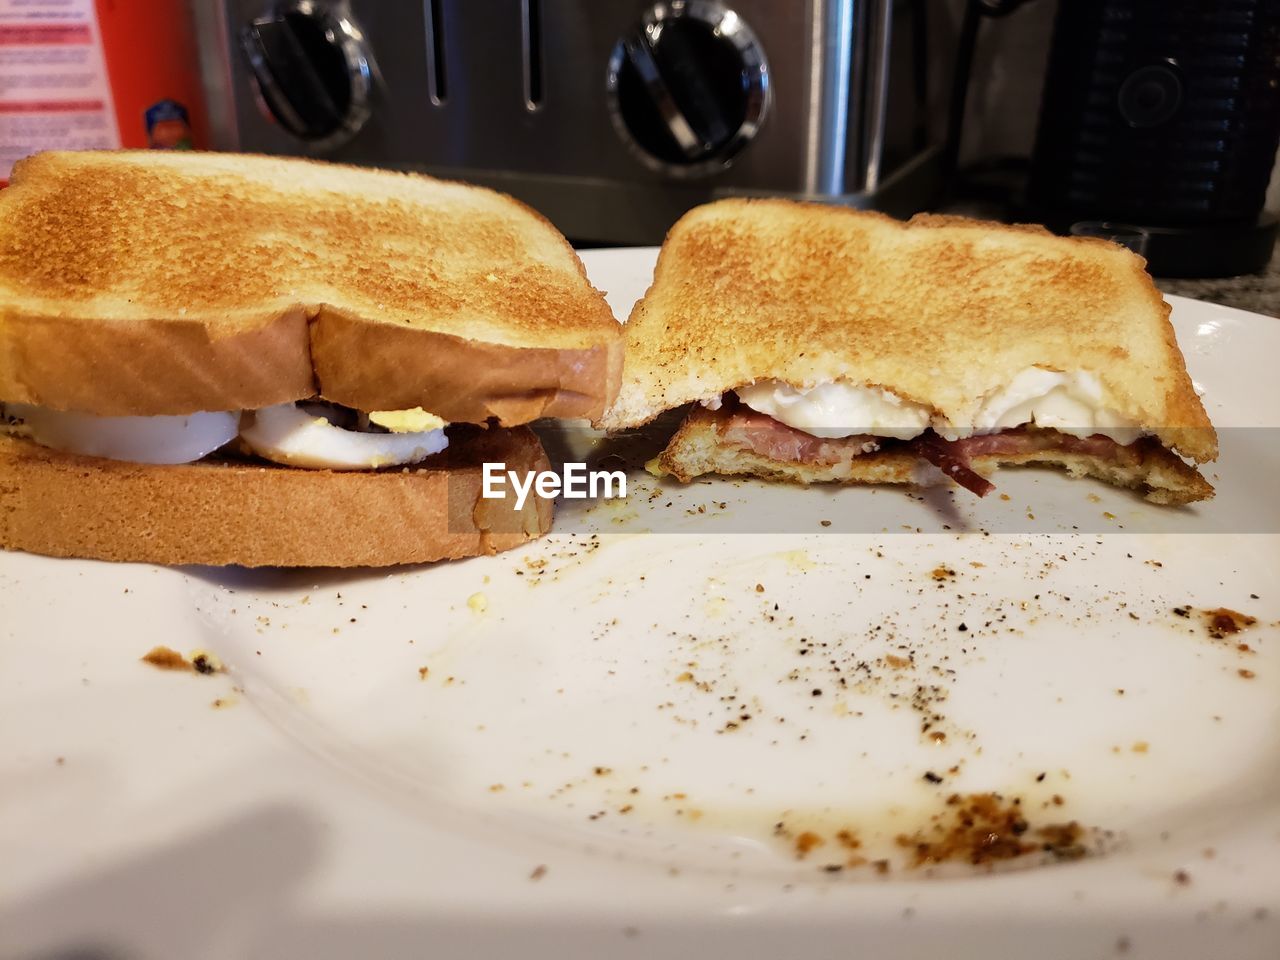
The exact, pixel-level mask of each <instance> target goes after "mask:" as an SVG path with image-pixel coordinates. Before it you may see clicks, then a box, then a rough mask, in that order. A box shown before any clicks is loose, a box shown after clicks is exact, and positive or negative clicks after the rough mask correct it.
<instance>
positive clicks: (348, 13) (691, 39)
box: [197, 0, 937, 243]
mask: <svg viewBox="0 0 1280 960" xmlns="http://www.w3.org/2000/svg"><path fill="white" fill-rule="evenodd" d="M197 6H199V7H202V8H203V9H202V10H201V11H200V13H199V16H200V17H201V18H202V22H201V23H200V31H199V32H200V36H201V38H202V44H203V50H202V54H203V73H204V77H205V81H206V86H207V87H208V90H209V94H210V110H211V115H212V120H213V129H214V138H215V144H216V145H217V146H219V147H222V148H226V149H238V150H245V151H252V152H266V153H278V154H298V155H303V156H313V157H322V158H325V159H331V160H339V161H345V162H351V163H359V164H371V165H378V166H384V167H393V168H400V169H414V170H423V171H427V172H430V173H432V174H436V175H440V176H445V177H453V178H458V179H463V180H468V181H471V182H474V183H481V184H486V185H489V186H493V187H496V188H498V189H501V190H504V191H506V192H508V193H511V194H513V195H515V196H516V197H518V198H520V199H522V200H524V201H525V202H527V203H529V204H530V205H531V206H533V207H535V208H537V209H538V210H540V211H542V212H543V213H544V214H545V215H547V216H548V217H549V218H550V219H551V220H552V221H553V222H555V224H556V225H557V226H558V227H560V229H561V230H562V231H564V232H565V233H566V234H567V235H569V236H570V237H572V238H574V239H575V240H578V241H580V242H588V243H590V242H604V243H654V242H657V241H659V240H661V238H662V236H663V234H664V232H665V231H666V229H667V228H668V227H669V226H670V225H671V223H672V222H673V221H674V220H675V219H676V218H677V217H678V216H679V215H680V214H681V213H682V212H684V211H685V210H686V209H688V208H689V207H691V206H693V205H695V204H698V203H703V202H706V201H708V200H711V199H714V198H717V197H722V196H734V195H737V196H742V195H777V196H789V197H799V198H807V199H815V200H823V201H829V202H833V203H843V204H849V205H853V206H859V207H875V208H880V209H887V210H890V211H892V212H896V213H908V212H911V211H912V210H914V209H919V208H921V207H923V206H924V205H925V204H926V203H927V202H928V200H929V199H930V192H931V189H932V187H933V185H934V183H935V181H936V176H937V162H936V158H937V150H936V149H935V148H934V146H933V145H932V144H931V142H930V138H929V136H928V132H927V130H928V127H927V122H926V121H927V117H926V116H925V105H924V99H925V98H924V96H923V92H922V89H923V88H922V83H921V81H920V77H921V75H922V71H923V70H924V68H925V66H926V65H925V64H924V63H921V62H920V58H921V57H922V56H924V54H923V52H922V45H921V43H920V42H919V39H920V37H919V31H920V30H921V29H922V28H923V25H922V24H920V23H917V22H915V20H914V18H913V16H912V14H913V13H915V12H918V11H919V9H920V8H921V7H922V6H923V5H922V4H920V3H909V2H901V0H900V2H897V3H895V2H893V0H805V2H801V0H726V2H716V0H663V2H658V3H652V2H636V0H592V2H588V0H419V2H416V3H409V2H392V0H329V2H326V0H223V2H222V3H221V4H220V5H207V6H206V5H197Z"/></svg>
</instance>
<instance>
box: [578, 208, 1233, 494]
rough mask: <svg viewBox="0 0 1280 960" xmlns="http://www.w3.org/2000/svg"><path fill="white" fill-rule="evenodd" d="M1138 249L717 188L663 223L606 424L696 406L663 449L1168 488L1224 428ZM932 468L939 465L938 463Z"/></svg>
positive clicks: (953, 477) (794, 462)
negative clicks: (1028, 468)
mask: <svg viewBox="0 0 1280 960" xmlns="http://www.w3.org/2000/svg"><path fill="white" fill-rule="evenodd" d="M1169 310H1170V308H1169V305H1168V304H1167V303H1165V302H1164V301H1163V300H1162V298H1161V297H1160V294H1159V292H1158V291H1157V290H1156V289H1155V286H1154V285H1153V284H1152V282H1151V279H1150V277H1149V276H1148V275H1147V274H1146V272H1145V270H1144V262H1143V260H1142V259H1141V258H1140V257H1138V256H1136V255H1134V254H1132V253H1130V252H1129V251H1127V250H1125V249H1123V248H1121V247H1118V246H1115V245H1113V244H1111V243H1108V242H1106V241H1101V240H1085V239H1066V238H1062V237H1056V236H1053V235H1052V234H1050V233H1049V232H1047V231H1045V230H1043V229H1041V228H1039V227H1028V226H1015V227H1010V226H1003V225H999V224H993V223H985V222H981V221H975V220H967V219H963V218H955V217H940V216H917V217H915V218H914V219H912V220H911V221H909V222H906V223H904V222H900V221H896V220H893V219H891V218H889V217H886V216H883V215H880V214H876V213H866V212H858V211H852V210H847V209H842V208H834V207H827V206H820V205H816V204H804V203H794V202H789V201H782V200H724V201H720V202H717V203H712V204H708V205H706V206H703V207H699V208H696V209H695V210H693V211H691V212H690V213H689V214H687V215H686V216H685V217H683V218H682V219H681V220H680V221H679V222H678V223H677V224H676V225H675V226H674V227H673V228H672V230H671V232H670V233H669V235H668V236H667V239H666V242H665V243H664V245H663V248H662V252H661V254H660V256H659V259H658V265H657V269H656V272H655V275H654V281H653V284H652V286H651V287H650V288H649V291H648V292H647V293H646V295H645V297H644V299H643V300H641V301H640V302H639V303H638V304H637V305H636V307H635V309H634V311H633V312H632V315H631V318H630V320H629V321H628V323H627V324H626V333H625V336H626V344H627V353H626V360H625V364H624V368H623V378H622V386H621V389H620V391H619V393H618V397H617V400H616V401H615V402H614V403H613V404H612V406H611V407H610V408H609V410H608V411H607V412H606V413H605V415H604V416H603V417H602V418H601V419H600V420H599V421H598V425H599V426H601V427H604V428H605V429H609V430H614V431H616V430H621V429H625V428H630V427H635V426H639V425H641V424H644V423H647V422H648V421H650V420H652V419H653V418H655V417H656V416H657V415H658V414H660V413H662V412H663V411H665V410H669V409H672V408H676V407H680V406H683V405H685V404H690V403H692V404H694V407H693V408H692V410H691V412H690V413H689V415H688V417H687V418H686V419H685V421H684V423H683V425H682V426H681V427H680V429H679V430H678V431H677V433H676V435H675V436H674V437H673V438H672V440H671V442H670V443H669V444H668V445H667V447H666V449H665V450H664V451H663V452H662V454H661V455H660V456H659V457H658V458H657V459H656V461H655V463H654V464H653V469H654V470H655V472H658V473H659V474H667V475H671V476H673V477H676V478H677V479H680V480H685V481H687V480H690V479H692V478H693V477H697V476H700V475H702V474H707V473H718V474H731V475H732V474H740V475H751V476H759V477H766V478H770V479H776V480H788V481H796V482H800V483H814V482H827V481H834V482H843V483H920V482H930V481H936V480H938V479H940V476H941V477H945V478H948V479H949V480H950V481H952V482H955V483H957V484H959V485H961V486H964V487H966V488H968V489H969V490H972V491H973V492H974V493H977V494H979V495H985V494H986V493H987V492H989V491H990V490H991V489H992V483H991V481H990V479H989V477H990V475H991V473H992V472H993V471H994V470H995V469H996V468H997V467H999V466H1002V465H1023V464H1051V465H1056V466H1060V467H1064V468H1065V469H1066V470H1068V471H1069V472H1071V473H1072V474H1075V475H1087V476H1093V477H1097V478H1099V479H1102V480H1105V481H1107V482H1109V483H1112V484H1116V485H1118V486H1122V487H1128V488H1131V489H1134V490H1137V491H1140V492H1141V493H1142V495H1143V496H1145V497H1146V498H1147V499H1148V500H1150V501H1152V502H1155V503H1161V504H1185V503H1190V502H1193V501H1197V500H1203V499H1205V498H1208V497H1211V496H1212V495H1213V488H1212V487H1211V486H1210V485H1209V483H1208V482H1207V481H1206V480H1205V479H1204V478H1203V477H1202V476H1201V475H1200V473H1199V472H1198V470H1197V469H1196V467H1195V464H1199V463H1204V462H1207V461H1210V460H1213V459H1215V458H1216V456H1217V436H1216V434H1215V432H1214V429H1213V426H1212V424H1211V423H1210V422H1209V418H1208V416H1207V415H1206V414H1205V411H1204V407H1203V406H1202V405H1201V403H1200V399H1199V397H1198V396H1197V395H1196V392H1195V390H1194V388H1193V386H1192V384H1191V380H1190V378H1189V377H1188V375H1187V371H1186V365H1185V363H1184V361H1183V357H1182V354H1181V352H1180V351H1179V349H1178V345H1177V342H1176V340H1175V338H1174V333H1173V328H1172V326H1171V325H1170V323H1169ZM939 472H940V473H939Z"/></svg>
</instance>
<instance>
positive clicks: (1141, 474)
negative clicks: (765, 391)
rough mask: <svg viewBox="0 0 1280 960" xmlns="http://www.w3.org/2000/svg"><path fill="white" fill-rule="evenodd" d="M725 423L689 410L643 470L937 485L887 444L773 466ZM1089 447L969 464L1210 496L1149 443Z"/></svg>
mask: <svg viewBox="0 0 1280 960" xmlns="http://www.w3.org/2000/svg"><path fill="white" fill-rule="evenodd" d="M730 418H731V413H730V412H728V411H724V410H721V411H711V410H706V409H704V408H702V407H694V408H693V409H692V410H691V411H690V413H689V415H688V417H686V418H685V421H684V422H683V423H682V424H681V426H680V429H679V430H678V431H676V434H675V436H673V437H672V438H671V442H670V443H669V444H667V447H666V449H665V450H663V451H662V453H661V454H659V455H658V457H657V458H656V459H655V460H654V461H653V462H652V464H651V465H650V470H651V471H652V472H653V473H655V474H657V475H658V476H671V477H674V478H675V479H677V480H680V481H681V482H684V483H688V482H689V481H690V480H692V479H694V478H695V477H699V476H702V475H704V474H709V473H712V474H720V475H724V476H735V475H736V476H752V477H760V478H763V479H767V480H786V481H791V482H795V483H803V484H810V483H850V484H857V483H892V484H917V483H920V482H921V481H922V480H927V479H928V478H929V476H930V475H932V476H933V477H936V478H938V479H941V478H942V474H941V473H939V472H938V471H936V470H935V469H934V468H933V467H931V466H930V465H929V464H928V463H927V462H926V461H924V460H922V459H921V457H920V455H919V454H918V453H916V452H915V451H914V450H913V449H912V447H911V445H910V444H892V443H890V444H886V446H885V448H884V449H880V450H876V451H874V452H870V453H854V454H853V455H848V456H842V457H839V458H836V457H832V458H829V459H827V460H826V461H824V462H805V461H799V460H778V459H774V458H772V457H769V456H767V455H764V454H762V453H759V452H756V451H755V450H753V449H751V448H750V447H749V446H744V445H742V444H738V443H734V442H732V440H731V439H730V438H729V437H726V427H727V426H728V424H729V422H730ZM1046 439H1047V438H1046ZM1089 446H1103V447H1104V448H1105V447H1108V446H1109V445H1107V444H1092V445H1088V444H1086V445H1080V444H1076V445H1070V444H1068V445H1067V446H1063V447H1055V446H1054V445H1053V443H1052V442H1048V443H1046V444H1044V445H1043V446H1041V445H1038V444H1027V445H1025V446H1023V447H1022V449H1016V448H1011V449H1006V450H1001V451H995V452H991V453H981V454H978V455H976V456H974V457H973V458H972V459H971V461H970V462H971V465H972V467H973V468H974V469H975V470H976V471H977V472H978V473H980V474H982V475H989V474H990V473H992V472H993V471H994V470H995V469H996V468H998V467H1002V466H1023V465H1028V464H1046V465H1052V466H1059V467H1063V468H1065V469H1066V470H1067V472H1068V473H1070V474H1071V475H1072V476H1076V477H1082V476H1083V477H1095V478H1097V479H1099V480H1103V481H1105V482H1107V483H1110V484H1113V485H1114V486H1118V487H1126V488H1128V489H1130V490H1136V491H1138V492H1139V493H1141V494H1142V495H1143V496H1144V497H1145V498H1146V499H1147V500H1149V501H1151V502H1152V503H1158V504H1162V505H1176V504H1187V503H1193V502H1195V501H1197V500H1206V499H1209V498H1211V497H1212V496H1213V487H1212V486H1211V485H1210V484H1209V482H1208V481H1206V480H1205V479H1204V478H1203V477H1202V476H1200V474H1199V473H1198V472H1197V471H1196V469H1195V468H1194V467H1191V466H1188V465H1187V464H1186V463H1184V462H1183V461H1182V460H1180V459H1179V458H1178V457H1177V456H1175V455H1174V454H1172V453H1170V452H1169V451H1168V450H1166V449H1165V448H1164V447H1162V446H1160V445H1159V444H1157V443H1155V442H1153V441H1151V440H1146V441H1140V442H1138V443H1136V444H1133V445H1131V446H1127V447H1119V446H1116V447H1114V449H1106V450H1105V455H1104V454H1103V453H1099V452H1092V451H1090V450H1089V449H1088V447H1089ZM1081 447H1083V449H1081ZM851 453H852V451H851Z"/></svg>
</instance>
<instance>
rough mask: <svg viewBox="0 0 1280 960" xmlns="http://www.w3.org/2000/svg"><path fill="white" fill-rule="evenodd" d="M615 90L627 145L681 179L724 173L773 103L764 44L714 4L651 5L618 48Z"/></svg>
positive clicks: (612, 71)
mask: <svg viewBox="0 0 1280 960" xmlns="http://www.w3.org/2000/svg"><path fill="white" fill-rule="evenodd" d="M607 86H608V92H609V102H610V105H611V109H612V114H613V120H614V126H615V127H616V128H617V129H618V132H619V134H620V135H621V136H622V138H623V140H624V141H626V142H627V143H628V144H630V145H631V146H632V147H633V148H634V149H635V150H636V153H637V154H638V155H639V157H640V159H641V160H642V161H644V162H645V163H647V164H648V165H649V166H651V167H654V168H655V169H659V170H662V171H663V172H665V173H668V174H671V175H675V176H701V175H706V174H709V173H714V172H716V171H718V170H722V169H724V167H725V166H727V165H728V163H729V162H730V160H732V158H733V156H734V155H735V154H736V153H737V152H738V151H739V150H741V149H742V148H743V147H744V146H745V145H746V144H747V143H748V142H749V141H750V140H751V138H752V137H754V136H755V134H756V132H757V131H758V130H759V128H760V124H761V123H762V122H763V120H764V117H765V114H766V112H767V110H768V105H769V68H768V63H767V62H766V60H765V56H764V50H763V49H762V48H761V45H760V42H759V40H757V39H756V36H755V34H753V33H752V32H751V29H750V28H749V27H748V26H747V24H746V23H745V21H743V19H742V18H741V17H739V16H738V15H737V14H736V13H735V12H734V11H733V10H730V9H728V8H726V7H724V6H722V5H721V4H719V3H713V2H709V0H670V2H668V3H659V4H656V5H655V6H653V7H652V8H650V10H649V11H648V13H646V14H645V16H644V17H643V18H642V20H641V21H640V23H639V24H638V25H637V26H636V28H635V29H633V30H632V31H631V32H629V33H627V34H625V35H624V36H623V37H622V38H621V39H620V40H619V41H618V43H617V45H616V46H615V47H614V49H613V55H612V57H611V58H610V60H609V73H608V79H607Z"/></svg>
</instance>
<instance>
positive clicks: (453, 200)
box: [0, 151, 622, 424]
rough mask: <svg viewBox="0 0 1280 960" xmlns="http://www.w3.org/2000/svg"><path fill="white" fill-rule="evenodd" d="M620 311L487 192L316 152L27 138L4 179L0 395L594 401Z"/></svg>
mask: <svg viewBox="0 0 1280 960" xmlns="http://www.w3.org/2000/svg"><path fill="white" fill-rule="evenodd" d="M621 362H622V344H621V338H620V327H619V324H618V323H617V321H616V320H615V319H614V318H613V315H612V313H611V312H610V310H609V308H608V306H607V304H606V303H605V301H604V297H603V295H602V294H601V293H600V292H599V291H597V290H595V289H594V288H593V287H592V286H591V284H590V283H589V282H588V281H587V279H586V274H585V272H584V270H583V267H582V264H581V262H580V261H579V260H578V258H577V256H576V255H575V254H574V252H573V250H572V248H570V246H569V245H568V243H567V242H566V241H565V239H564V238H563V237H562V236H561V235H560V233H559V232H558V231H556V229H555V228H554V227H552V226H551V224H549V223H548V222H547V221H546V220H545V219H543V218H542V217H541V216H539V215H538V214H536V213H535V212H534V211H532V210H530V209H529V208H527V207H525V206H523V205H522V204H519V203H517V202H516V201H514V200H512V199H511V198H510V197H507V196H504V195H502V194H499V193H495V192H493V191H491V190H486V189H481V188H478V187H472V186H468V185H465V184H460V183H452V182H447V181H442V180H435V179H432V178H429V177H425V176H419V175H414V174H403V173H391V172H386V171H375V170H368V169H361V168H356V167H349V166H340V165H335V164H326V163H319V162H313V161H304V160H291V159H278V158H268V157H258V156H245V155H233V154H193V153H181V152H163V151H137V152H130V151H119V152H83V153H43V154H38V155H36V156H34V157H31V158H29V159H27V160H23V161H21V162H19V163H18V164H17V165H16V166H15V168H14V171H13V177H12V182H11V185H10V186H9V187H8V188H7V189H6V190H4V191H0V401H9V402H14V403H33V404H39V405H42V406H46V407H51V408H53V409H59V410H79V411H82V412H86V413H97V414H102V415H154V414H181V413H191V412H194V411H197V410H240V409H254V408H260V407H265V406H270V405H272V404H276V403H284V402H288V401H293V400H300V399H303V398H305V397H311V396H321V397H323V398H325V399H327V400H331V401H333V402H336V403H341V404H345V405H347V406H351V407H356V408H358V409H364V410H375V409H390V408H403V407H414V406H421V407H424V408H425V409H427V410H429V411H431V412H433V413H436V414H438V415H440V416H442V417H444V418H445V419H446V420H450V421H455V422H459V421H461V422H483V421H484V420H486V419H487V418H489V417H497V418H498V420H499V421H500V422H501V423H503V424H518V423H524V422H527V421H530V420H533V419H536V418H537V417H541V416H553V417H592V416H598V415H600V413H601V412H602V411H603V409H604V407H605V405H606V404H607V403H608V402H609V401H610V400H611V399H612V397H613V395H614V393H615V392H616V389H617V384H618V377H619V373H620V369H621Z"/></svg>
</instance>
